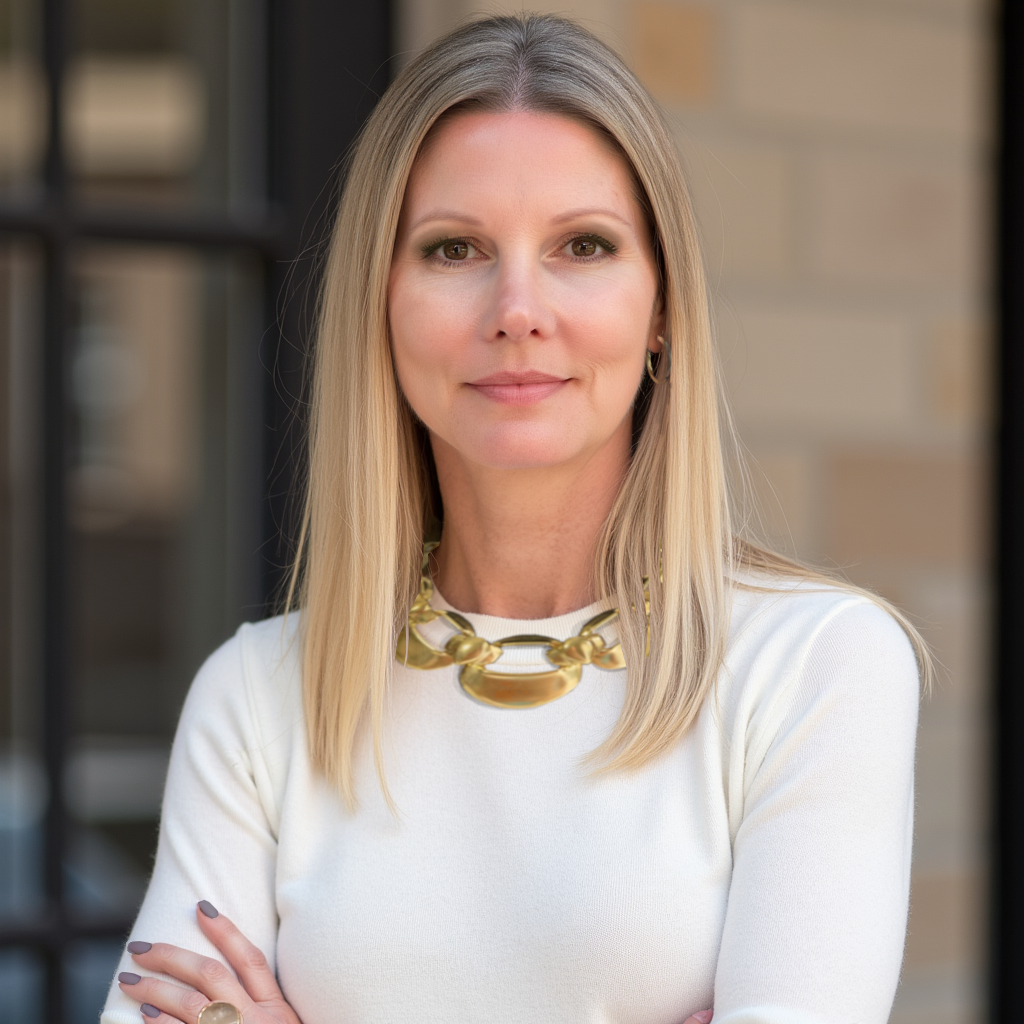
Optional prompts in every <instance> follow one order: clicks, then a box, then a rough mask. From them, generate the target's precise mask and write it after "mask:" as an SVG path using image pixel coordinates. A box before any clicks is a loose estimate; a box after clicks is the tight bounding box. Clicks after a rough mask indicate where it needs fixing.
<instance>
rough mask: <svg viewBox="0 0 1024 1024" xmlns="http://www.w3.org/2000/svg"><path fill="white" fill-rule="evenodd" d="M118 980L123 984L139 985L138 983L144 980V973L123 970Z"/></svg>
mask: <svg viewBox="0 0 1024 1024" xmlns="http://www.w3.org/2000/svg"><path fill="white" fill-rule="evenodd" d="M117 980H118V981H119V982H121V984H122V985H138V983H139V982H140V981H142V975H141V974H132V972H131V971H122V972H121V973H120V974H119V975H118V976H117Z"/></svg>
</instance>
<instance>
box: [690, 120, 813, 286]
mask: <svg viewBox="0 0 1024 1024" xmlns="http://www.w3.org/2000/svg"><path fill="white" fill-rule="evenodd" d="M680 149H681V150H682V152H683V154H684V158H685V161H686V165H687V172H688V178H689V182H690V187H691V194H692V197H693V203H694V210H695V212H696V215H697V221H698V224H699V225H700V233H701V238H702V240H703V242H704V257H705V261H706V263H707V267H708V274H709V276H710V279H711V280H712V281H713V282H715V281H718V280H719V279H730V278H739V279H742V280H755V281H756V280H768V281H776V280H779V279H780V278H784V277H785V276H786V275H787V274H789V272H790V271H791V270H792V267H793V256H794V230H795V224H796V218H795V204H794V182H793V167H792V163H791V161H790V159H789V157H788V156H787V155H786V154H785V152H784V150H783V148H782V147H781V146H778V145H764V144H758V143H756V142H746V141H739V140H735V139H732V140H722V139H701V138H694V137H693V136H687V137H685V138H681V139H680Z"/></svg>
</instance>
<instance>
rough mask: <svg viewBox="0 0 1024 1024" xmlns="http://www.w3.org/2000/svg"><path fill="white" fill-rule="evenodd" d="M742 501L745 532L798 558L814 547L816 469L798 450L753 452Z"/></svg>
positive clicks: (805, 556)
mask: <svg viewBox="0 0 1024 1024" xmlns="http://www.w3.org/2000/svg"><path fill="white" fill-rule="evenodd" d="M745 477H746V479H745V481H744V483H745V486H744V488H743V490H744V492H745V493H743V494H742V495H737V497H739V498H740V507H741V510H742V522H740V523H737V526H738V527H740V528H742V529H744V531H745V533H746V535H748V536H750V537H751V538H752V539H754V540H757V541H761V542H764V543H767V544H768V545H769V546H770V547H772V548H773V549H775V550H776V551H782V552H784V553H785V554H788V555H790V556H796V557H801V556H802V557H804V558H808V557H812V555H811V552H812V551H813V548H814V530H815V525H816V524H815V516H814V500H813V496H814V466H813V462H812V459H811V457H810V456H809V455H808V454H807V453H806V452H803V451H800V450H794V449H789V450H786V449H783V448H779V449H774V450H769V451H754V452H751V453H750V455H749V456H748V458H747V460H746V474H745Z"/></svg>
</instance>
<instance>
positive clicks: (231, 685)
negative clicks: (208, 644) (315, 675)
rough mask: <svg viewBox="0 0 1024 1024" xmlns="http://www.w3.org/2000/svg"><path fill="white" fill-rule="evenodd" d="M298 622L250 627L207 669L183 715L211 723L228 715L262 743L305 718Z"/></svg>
mask: <svg viewBox="0 0 1024 1024" xmlns="http://www.w3.org/2000/svg"><path fill="white" fill-rule="evenodd" d="M297 620H298V616H297V615H291V616H289V617H288V618H287V619H286V618H284V617H283V616H276V617H274V618H271V619H265V620H263V621H261V622H246V623H243V624H242V625H241V626H239V628H238V630H237V632H236V633H235V635H234V636H233V637H231V638H230V639H229V640H227V641H225V642H224V643H223V644H221V646H220V647H218V648H217V650H215V651H214V652H213V653H212V654H211V655H210V656H209V657H208V658H207V659H206V661H205V662H204V663H203V665H202V667H201V668H200V669H199V671H198V673H197V674H196V677H195V680H194V681H193V683H192V686H191V688H190V690H189V694H188V698H187V699H186V702H185V708H184V711H183V713H182V721H183V723H184V722H185V721H186V720H187V719H189V718H195V717H197V718H200V719H205V720H209V718H210V716H211V715H226V716H227V717H228V718H229V719H230V720H232V721H233V722H236V723H237V724H238V726H239V727H240V730H241V731H242V732H243V733H245V734H254V738H256V740H257V742H259V739H258V737H259V735H260V734H261V733H265V731H266V728H267V727H270V728H271V730H272V731H275V730H276V729H278V728H279V727H280V726H281V725H282V724H283V723H284V722H291V721H292V720H294V719H295V717H296V714H298V715H299V716H301V707H302V687H301V676H300V661H301V659H300V656H299V637H298V621H297Z"/></svg>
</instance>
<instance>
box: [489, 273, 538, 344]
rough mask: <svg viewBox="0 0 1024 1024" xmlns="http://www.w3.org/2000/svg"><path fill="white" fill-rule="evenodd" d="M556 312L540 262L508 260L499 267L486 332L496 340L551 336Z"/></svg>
mask: <svg viewBox="0 0 1024 1024" xmlns="http://www.w3.org/2000/svg"><path fill="white" fill-rule="evenodd" d="M555 322H556V316H555V311H554V308H553V307H552V305H551V301H550V297H549V296H548V295H546V294H545V290H544V282H543V280H542V275H541V270H540V267H539V266H536V265H531V263H530V261H528V260H507V261H504V262H503V264H502V265H500V266H499V268H498V274H497V277H496V281H495V291H494V299H493V303H492V308H491V310H490V312H489V315H488V320H487V323H486V324H485V336H486V337H488V338H490V339H492V340H494V341H525V340H526V339H528V338H534V339H537V340H542V339H544V338H549V337H551V335H552V334H553V333H554V330H555Z"/></svg>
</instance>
